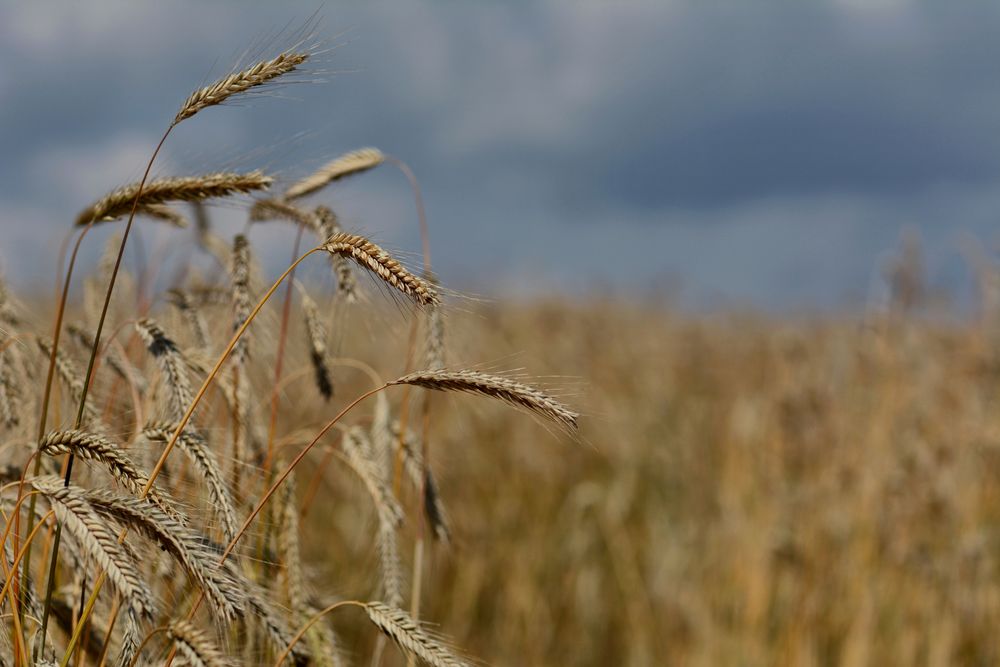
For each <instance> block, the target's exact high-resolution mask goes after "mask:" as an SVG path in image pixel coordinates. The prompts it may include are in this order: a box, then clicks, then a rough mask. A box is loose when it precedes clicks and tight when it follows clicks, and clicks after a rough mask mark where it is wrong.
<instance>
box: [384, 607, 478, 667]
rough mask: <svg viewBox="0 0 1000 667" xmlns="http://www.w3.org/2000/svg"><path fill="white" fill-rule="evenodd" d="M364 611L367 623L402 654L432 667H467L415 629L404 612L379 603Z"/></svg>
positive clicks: (438, 643)
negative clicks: (371, 624)
mask: <svg viewBox="0 0 1000 667" xmlns="http://www.w3.org/2000/svg"><path fill="white" fill-rule="evenodd" d="M364 607H365V613H367V614H368V618H369V620H371V622H372V623H374V624H375V626H376V627H377V628H378V629H379V630H381V631H382V632H383V633H384V634H385V635H386V636H387V637H389V639H391V640H392V641H393V642H395V643H396V645H397V646H399V648H401V649H403V651H404V652H406V653H411V654H413V655H414V656H416V657H418V658H420V659H421V660H423V661H424V662H425V663H426V664H428V665H432V666H433V667H466V666H468V665H469V663H468V662H466V661H465V660H462V659H461V658H459V657H457V656H456V655H455V654H453V653H452V652H451V651H450V650H449V649H448V647H447V646H445V645H444V644H443V643H441V642H440V641H438V640H436V639H435V638H433V637H432V636H431V635H430V634H428V633H427V631H425V630H424V629H423V628H421V627H420V626H419V625H417V624H416V623H415V622H414V620H413V619H412V618H410V616H409V615H408V614H407V613H406V612H405V611H403V610H401V609H398V608H395V607H391V606H389V605H386V604H383V603H382V602H368V603H367V604H365V606H364Z"/></svg>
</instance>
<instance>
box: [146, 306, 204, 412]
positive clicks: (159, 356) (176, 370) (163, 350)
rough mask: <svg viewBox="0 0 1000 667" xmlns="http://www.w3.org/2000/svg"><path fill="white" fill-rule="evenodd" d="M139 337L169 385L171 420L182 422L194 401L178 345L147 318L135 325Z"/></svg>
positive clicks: (168, 402) (168, 403) (168, 404)
mask: <svg viewBox="0 0 1000 667" xmlns="http://www.w3.org/2000/svg"><path fill="white" fill-rule="evenodd" d="M135 329H136V331H138V332H139V337H140V338H142V341H143V342H144V343H145V344H146V349H147V350H149V353H150V354H151V355H152V357H153V359H155V360H156V363H157V365H158V366H159V367H160V370H161V371H162V372H163V376H164V380H165V382H166V384H167V396H168V401H167V406H168V408H167V410H168V413H169V415H170V418H171V419H174V420H180V418H181V417H182V416H183V415H184V411H185V410H186V409H187V407H188V405H190V404H191V403H192V401H193V400H194V394H192V392H191V381H190V379H189V378H188V374H187V369H186V368H185V364H184V358H183V356H182V355H181V352H180V350H179V349H177V345H176V343H174V341H173V340H171V339H170V338H168V337H167V335H166V334H165V333H163V330H162V329H161V328H160V327H159V325H158V324H157V323H156V322H154V321H153V320H152V319H150V318H148V317H145V318H143V319H141V320H139V321H138V322H136V323H135Z"/></svg>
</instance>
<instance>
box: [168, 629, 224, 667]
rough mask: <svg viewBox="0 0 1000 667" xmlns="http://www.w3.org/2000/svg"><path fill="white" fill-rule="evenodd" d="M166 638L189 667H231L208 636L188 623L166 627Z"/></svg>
mask: <svg viewBox="0 0 1000 667" xmlns="http://www.w3.org/2000/svg"><path fill="white" fill-rule="evenodd" d="M167 636H168V637H169V638H170V641H171V642H172V643H173V645H174V647H175V648H176V649H177V652H178V653H179V654H180V655H181V657H183V658H184V660H185V662H187V664H189V665H191V667H231V663H230V662H229V660H228V659H227V658H226V656H225V654H224V653H222V651H220V650H219V649H218V648H216V646H215V644H214V643H213V642H212V640H211V639H209V637H208V635H207V634H205V633H204V632H202V631H201V630H199V629H198V628H196V627H195V626H194V625H192V624H191V623H189V622H188V621H174V622H173V623H171V624H170V625H169V626H167Z"/></svg>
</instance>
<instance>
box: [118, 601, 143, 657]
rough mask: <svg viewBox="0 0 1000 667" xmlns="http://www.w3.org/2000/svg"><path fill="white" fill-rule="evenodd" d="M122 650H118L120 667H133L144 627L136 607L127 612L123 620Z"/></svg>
mask: <svg viewBox="0 0 1000 667" xmlns="http://www.w3.org/2000/svg"><path fill="white" fill-rule="evenodd" d="M123 624H124V628H123V630H122V641H121V648H120V649H118V663H117V664H118V667H132V663H133V662H134V660H135V656H136V653H137V652H138V651H139V644H140V643H141V642H142V625H141V624H140V623H139V614H138V612H137V611H136V610H135V608H134V607H129V608H127V609H126V610H125V618H124V620H123Z"/></svg>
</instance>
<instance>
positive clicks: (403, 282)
mask: <svg viewBox="0 0 1000 667" xmlns="http://www.w3.org/2000/svg"><path fill="white" fill-rule="evenodd" d="M323 249H324V250H326V251H327V252H329V253H331V254H334V255H342V256H344V257H349V258H350V259H353V260H354V261H355V262H357V263H358V264H360V265H361V266H363V267H364V268H366V269H368V270H369V271H371V272H372V273H374V274H375V275H377V276H378V277H379V278H381V279H382V280H384V281H385V282H386V283H387V284H389V285H391V286H392V287H395V288H396V289H397V290H399V291H400V292H402V293H403V294H405V295H407V296H409V297H410V298H412V299H413V300H414V301H416V302H417V303H419V304H421V305H424V306H426V305H430V304H436V303H438V301H439V299H438V295H437V292H436V291H435V290H434V288H433V287H431V286H430V285H429V284H428V283H427V282H426V281H425V280H424V279H423V278H420V277H418V276H415V275H414V274H412V273H411V272H410V271H409V270H407V269H406V268H405V267H404V266H403V265H402V264H400V263H399V262H397V261H396V260H395V259H393V258H392V256H391V255H389V253H387V252H386V251H385V250H383V249H382V248H380V247H378V246H377V245H375V244H374V243H372V242H371V241H369V240H368V239H366V238H365V237H363V236H358V235H356V234H346V233H344V232H340V233H337V234H334V235H333V236H331V237H330V238H328V239H327V240H326V243H325V244H324V245H323Z"/></svg>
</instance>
